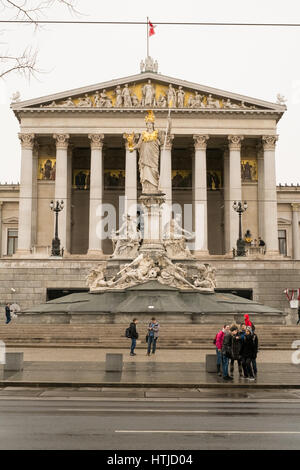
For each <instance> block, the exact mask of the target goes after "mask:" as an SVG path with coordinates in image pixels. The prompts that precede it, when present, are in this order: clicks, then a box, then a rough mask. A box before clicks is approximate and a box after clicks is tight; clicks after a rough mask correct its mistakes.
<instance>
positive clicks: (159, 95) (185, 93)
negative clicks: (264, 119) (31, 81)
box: [41, 79, 255, 109]
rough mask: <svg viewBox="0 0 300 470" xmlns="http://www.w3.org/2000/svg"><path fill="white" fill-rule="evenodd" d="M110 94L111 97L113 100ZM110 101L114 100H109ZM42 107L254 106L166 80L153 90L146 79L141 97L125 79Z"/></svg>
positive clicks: (193, 107) (229, 107)
mask: <svg viewBox="0 0 300 470" xmlns="http://www.w3.org/2000/svg"><path fill="white" fill-rule="evenodd" d="M113 98H114V100H113ZM113 101H114V103H113ZM41 106H42V107H49V108H55V107H56V108H179V109H183V108H192V109H202V108H209V109H211V108H213V109H255V106H249V105H246V104H245V102H244V101H240V102H238V101H236V102H232V101H231V100H230V99H229V98H227V99H224V98H220V97H217V96H212V94H211V93H209V94H201V93H199V92H198V91H192V92H191V91H190V90H184V89H183V87H182V86H181V85H179V86H178V88H177V89H175V88H174V86H173V85H172V84H171V83H170V84H169V86H168V88H167V90H166V91H162V90H161V91H160V92H159V91H157V90H156V85H155V84H153V83H152V82H151V80H150V79H149V80H148V81H147V82H146V83H145V84H144V85H143V86H142V88H141V99H139V98H138V96H137V94H136V88H135V85H133V86H129V84H128V83H126V84H125V85H124V86H123V88H121V85H117V87H116V88H115V89H114V90H111V91H110V93H109V94H108V92H107V90H106V89H103V90H97V91H96V92H95V93H94V94H93V95H89V94H88V93H85V94H84V95H83V96H79V97H77V98H71V97H69V98H67V99H66V100H63V101H61V102H56V101H52V103H49V104H47V105H41Z"/></svg>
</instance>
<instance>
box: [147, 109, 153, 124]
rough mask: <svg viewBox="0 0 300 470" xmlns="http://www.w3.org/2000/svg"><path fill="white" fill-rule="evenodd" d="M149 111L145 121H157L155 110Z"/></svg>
mask: <svg viewBox="0 0 300 470" xmlns="http://www.w3.org/2000/svg"><path fill="white" fill-rule="evenodd" d="M147 113H148V114H147V116H146V117H145V121H146V122H153V123H154V121H155V116H154V113H153V111H152V110H150V111H147Z"/></svg>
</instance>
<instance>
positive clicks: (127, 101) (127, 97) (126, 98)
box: [122, 83, 132, 108]
mask: <svg viewBox="0 0 300 470" xmlns="http://www.w3.org/2000/svg"><path fill="white" fill-rule="evenodd" d="M122 98H123V105H124V106H125V108H131V106H132V102H131V94H130V90H129V88H128V84H127V83H126V85H125V87H124V88H123V90H122Z"/></svg>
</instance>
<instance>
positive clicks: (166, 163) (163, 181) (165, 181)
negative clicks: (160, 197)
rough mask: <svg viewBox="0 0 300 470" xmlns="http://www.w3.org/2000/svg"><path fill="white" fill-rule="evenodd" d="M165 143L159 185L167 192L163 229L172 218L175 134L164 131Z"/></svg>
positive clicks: (163, 206) (163, 210)
mask: <svg viewBox="0 0 300 470" xmlns="http://www.w3.org/2000/svg"><path fill="white" fill-rule="evenodd" d="M163 135H164V143H163V145H162V147H161V157H160V178H159V187H160V190H161V191H162V192H163V193H164V194H165V202H164V203H163V205H162V229H163V231H164V230H165V228H166V227H167V226H169V222H170V220H171V218H172V142H173V139H174V135H172V134H167V136H166V135H165V133H163Z"/></svg>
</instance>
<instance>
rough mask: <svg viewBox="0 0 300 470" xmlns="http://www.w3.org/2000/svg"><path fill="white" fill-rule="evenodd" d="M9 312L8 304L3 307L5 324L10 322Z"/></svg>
mask: <svg viewBox="0 0 300 470" xmlns="http://www.w3.org/2000/svg"><path fill="white" fill-rule="evenodd" d="M10 314H11V310H10V304H6V305H5V316H6V322H5V323H6V324H8V323H9V322H10V321H11V316H10Z"/></svg>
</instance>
